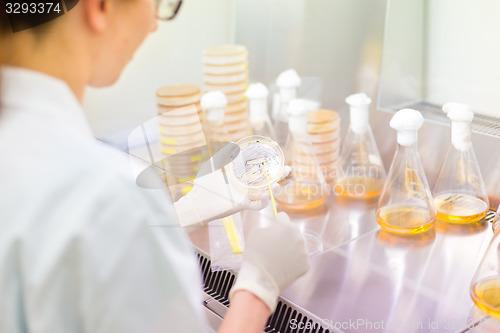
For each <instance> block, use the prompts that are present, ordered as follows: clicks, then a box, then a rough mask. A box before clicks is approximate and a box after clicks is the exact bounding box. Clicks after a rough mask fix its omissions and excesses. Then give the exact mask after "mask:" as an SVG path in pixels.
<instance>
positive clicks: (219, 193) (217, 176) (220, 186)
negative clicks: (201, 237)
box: [174, 152, 291, 227]
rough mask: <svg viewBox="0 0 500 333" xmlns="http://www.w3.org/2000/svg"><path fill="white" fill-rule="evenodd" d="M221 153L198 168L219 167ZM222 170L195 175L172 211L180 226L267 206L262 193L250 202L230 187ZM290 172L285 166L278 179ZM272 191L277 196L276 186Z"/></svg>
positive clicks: (244, 195) (223, 169)
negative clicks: (174, 211) (187, 191)
mask: <svg viewBox="0 0 500 333" xmlns="http://www.w3.org/2000/svg"><path fill="white" fill-rule="evenodd" d="M223 153H225V152H223ZM223 153H217V154H215V155H214V156H213V157H212V158H211V159H210V160H209V161H207V162H205V164H204V165H203V166H202V168H200V169H202V170H203V168H208V169H210V165H211V164H212V165H216V166H217V165H218V164H219V165H220V162H217V160H223V159H224V158H225V156H222V157H221V155H222V154H223ZM214 160H215V161H216V162H215V163H214ZM215 168H216V167H215ZM226 169H227V168H224V167H222V168H219V169H217V170H216V171H213V172H206V171H205V172H203V173H202V174H204V175H203V176H201V177H198V176H197V177H196V179H195V180H194V186H193V189H192V190H191V191H189V193H187V194H186V195H185V196H183V197H182V198H180V199H179V200H177V202H175V204H174V205H175V209H176V211H177V216H178V219H179V223H180V225H181V226H182V227H185V226H189V225H192V224H195V223H200V222H207V221H211V220H215V219H218V218H223V217H226V216H229V215H232V214H234V213H237V212H239V211H241V210H243V209H252V210H260V209H262V208H264V207H266V206H267V204H268V202H269V193H267V192H265V193H264V194H263V195H262V196H261V197H260V198H259V199H258V200H251V199H250V198H249V197H248V195H247V193H245V192H242V191H240V190H238V189H237V188H235V186H233V185H232V184H231V182H230V181H229V179H228V175H227V173H226ZM210 170H212V169H210ZM290 171H291V168H290V167H288V166H287V167H285V168H284V170H283V174H282V175H281V177H280V179H282V178H284V177H286V176H288V174H289V173H290ZM272 191H273V193H278V192H279V184H274V185H273V186H272Z"/></svg>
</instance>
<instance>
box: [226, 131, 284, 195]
mask: <svg viewBox="0 0 500 333" xmlns="http://www.w3.org/2000/svg"><path fill="white" fill-rule="evenodd" d="M236 144H237V145H238V146H239V148H240V151H239V154H238V156H237V157H236V158H235V159H234V160H233V161H232V162H231V163H230V164H229V179H230V181H231V182H232V184H233V185H235V187H236V188H237V189H239V190H240V191H242V192H245V193H247V194H248V197H249V198H250V199H253V200H258V199H259V198H260V197H261V196H262V194H263V193H265V192H266V191H268V190H269V185H271V186H272V185H273V184H275V183H276V182H278V180H280V178H281V175H282V173H283V168H284V165H285V155H284V154H283V151H282V150H281V148H280V146H279V145H278V144H277V143H276V142H274V141H273V140H271V139H269V138H266V137H263V136H259V135H253V136H248V137H245V138H243V139H241V140H239V141H238V142H236ZM264 165H265V166H264Z"/></svg>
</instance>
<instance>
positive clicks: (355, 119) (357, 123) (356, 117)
mask: <svg viewBox="0 0 500 333" xmlns="http://www.w3.org/2000/svg"><path fill="white" fill-rule="evenodd" d="M349 117H350V120H351V123H350V126H349V127H350V128H351V130H352V131H353V132H354V133H356V134H363V133H364V132H365V131H366V129H367V128H368V126H369V123H368V122H369V115H368V105H361V106H354V105H351V106H350V108H349Z"/></svg>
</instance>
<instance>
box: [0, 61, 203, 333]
mask: <svg viewBox="0 0 500 333" xmlns="http://www.w3.org/2000/svg"><path fill="white" fill-rule="evenodd" d="M127 163H128V160H127V158H126V156H125V154H123V153H120V152H118V151H116V150H114V149H113V148H110V147H108V146H106V145H104V144H102V143H99V142H98V141H97V140H95V139H94V138H93V136H92V133H91V131H90V129H89V127H88V125H87V122H86V120H85V117H84V114H83V111H82V108H81V106H80V104H79V103H78V101H77V100H76V98H75V97H74V95H73V94H72V92H71V90H70V89H69V87H68V86H67V85H66V84H65V83H64V82H62V81H60V80H57V79H55V78H52V77H50V76H47V75H44V74H41V73H38V72H33V71H28V70H24V69H18V68H12V67H10V68H8V67H4V68H2V95H1V109H0V332H2V333H18V332H19V333H20V332H29V333H70V332H89V333H104V332H106V333H128V332H134V333H136V332H141V333H153V332H154V333H156V332H158V333H160V332H161V333H165V332H202V331H204V327H205V325H204V321H203V315H202V312H201V303H200V299H199V296H200V291H199V288H200V286H201V282H200V273H199V269H198V267H197V266H196V262H195V257H194V254H193V251H192V250H191V249H190V247H189V245H188V240H187V237H186V235H185V234H184V233H183V232H182V230H180V228H179V227H177V223H176V220H175V216H174V215H173V214H172V212H171V211H170V210H172V208H171V207H172V203H171V201H170V199H169V198H168V197H167V195H166V194H165V193H164V192H163V191H160V190H154V191H152V190H144V189H141V188H139V187H138V186H137V185H136V184H135V181H134V179H133V177H131V174H130V173H129V168H128V164H127Z"/></svg>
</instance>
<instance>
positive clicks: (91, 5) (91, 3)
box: [82, 0, 109, 32]
mask: <svg viewBox="0 0 500 333" xmlns="http://www.w3.org/2000/svg"><path fill="white" fill-rule="evenodd" d="M82 2H83V5H84V10H85V12H86V17H87V20H88V23H89V26H90V28H91V29H92V30H94V31H96V32H102V31H104V30H105V29H106V27H107V15H106V13H107V10H108V6H109V1H108V0H83V1H82Z"/></svg>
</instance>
